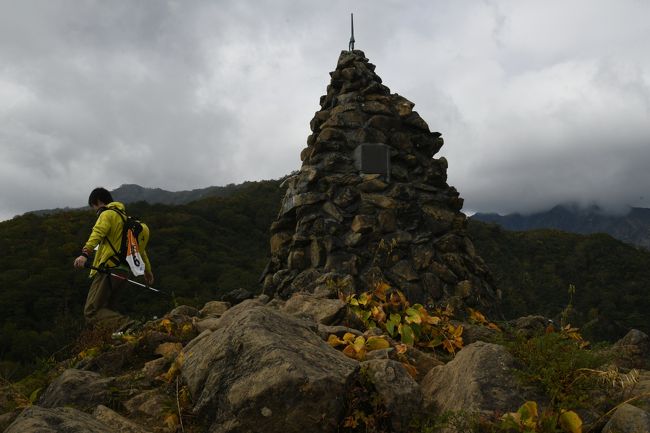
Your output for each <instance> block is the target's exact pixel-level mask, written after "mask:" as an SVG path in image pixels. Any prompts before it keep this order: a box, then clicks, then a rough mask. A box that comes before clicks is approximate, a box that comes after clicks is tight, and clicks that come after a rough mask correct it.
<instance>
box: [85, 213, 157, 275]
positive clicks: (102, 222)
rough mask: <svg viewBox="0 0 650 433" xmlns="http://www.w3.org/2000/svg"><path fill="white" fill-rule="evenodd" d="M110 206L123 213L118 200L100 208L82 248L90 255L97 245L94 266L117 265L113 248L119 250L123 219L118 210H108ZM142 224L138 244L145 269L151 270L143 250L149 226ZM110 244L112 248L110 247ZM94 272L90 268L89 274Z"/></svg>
mask: <svg viewBox="0 0 650 433" xmlns="http://www.w3.org/2000/svg"><path fill="white" fill-rule="evenodd" d="M111 208H114V209H117V210H119V211H121V212H122V213H125V208H124V205H123V204H122V203H120V202H118V201H114V202H111V203H109V204H108V205H107V206H106V209H102V210H101V211H100V212H99V216H98V217H97V221H96V222H95V225H94V226H93V230H92V232H91V233H90V237H89V238H88V241H86V244H85V245H84V247H83V250H82V251H83V253H85V254H86V255H88V256H90V255H91V254H92V253H93V250H94V249H95V247H97V246H98V245H99V247H98V248H97V251H96V252H95V258H94V259H93V266H94V267H101V266H106V267H108V268H112V267H116V266H118V265H119V263H118V262H117V259H116V258H115V257H114V256H115V251H114V250H113V248H115V250H116V251H119V250H120V246H121V245H122V229H123V227H124V221H123V220H122V216H121V215H120V214H119V213H118V212H115V211H112V210H110V209H111ZM142 226H143V228H142V232H141V233H140V236H138V246H139V247H140V255H141V256H142V260H144V264H145V271H149V272H151V264H150V263H149V258H148V257H147V252H146V251H145V248H146V246H147V242H149V227H147V226H146V225H145V224H143V225H142ZM111 245H112V246H113V248H111ZM96 273H97V271H95V270H91V271H90V276H91V277H92V276H93V275H95V274H96Z"/></svg>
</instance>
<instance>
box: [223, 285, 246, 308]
mask: <svg viewBox="0 0 650 433" xmlns="http://www.w3.org/2000/svg"><path fill="white" fill-rule="evenodd" d="M253 296H254V295H253V293H251V292H250V291H249V290H246V289H244V288H242V287H240V288H238V289H235V290H231V291H230V292H228V293H226V294H225V295H223V297H222V298H221V300H222V301H225V302H228V303H229V304H230V305H237V304H239V303H240V302H244V301H245V300H246V299H250V298H252V297H253Z"/></svg>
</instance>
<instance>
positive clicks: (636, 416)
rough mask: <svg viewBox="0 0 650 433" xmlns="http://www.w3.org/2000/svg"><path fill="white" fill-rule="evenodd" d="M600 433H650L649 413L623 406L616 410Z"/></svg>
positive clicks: (627, 405)
mask: <svg viewBox="0 0 650 433" xmlns="http://www.w3.org/2000/svg"><path fill="white" fill-rule="evenodd" d="M602 433H650V413H648V412H646V411H644V410H643V409H639V408H638V407H634V406H632V405H630V404H624V405H622V406H621V407H619V408H618V409H616V412H614V415H612V417H611V418H610V420H609V421H608V422H607V424H605V427H603V431H602Z"/></svg>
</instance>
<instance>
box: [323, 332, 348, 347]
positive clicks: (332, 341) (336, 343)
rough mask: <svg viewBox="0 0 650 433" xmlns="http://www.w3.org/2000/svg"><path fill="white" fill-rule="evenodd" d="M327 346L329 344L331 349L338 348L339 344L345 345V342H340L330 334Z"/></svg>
mask: <svg viewBox="0 0 650 433" xmlns="http://www.w3.org/2000/svg"><path fill="white" fill-rule="evenodd" d="M327 344H329V345H330V346H332V347H337V346H340V345H341V344H345V341H343V340H341V339H340V338H339V337H337V336H336V335H334V334H330V336H329V337H328V338H327Z"/></svg>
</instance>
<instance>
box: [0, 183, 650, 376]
mask: <svg viewBox="0 0 650 433" xmlns="http://www.w3.org/2000/svg"><path fill="white" fill-rule="evenodd" d="M280 184H281V180H272V181H262V182H248V183H247V184H246V185H245V186H244V187H242V188H240V189H237V190H235V191H233V193H232V194H231V195H229V196H226V197H212V198H207V199H203V200H199V201H196V202H192V203H189V204H185V205H150V204H147V203H144V202H139V203H133V204H129V205H127V211H128V213H129V214H131V215H134V216H137V217H139V218H140V219H141V220H142V221H143V222H146V223H147V225H149V227H150V229H151V240H150V243H149V246H148V248H147V252H148V254H149V256H150V258H151V261H152V265H153V270H154V274H155V276H156V284H155V285H154V286H155V287H156V288H158V289H161V290H164V291H166V292H168V293H169V294H170V295H172V296H170V297H166V296H161V295H159V294H156V293H154V292H151V291H148V290H145V289H142V288H139V287H136V286H131V285H129V286H128V290H127V291H125V292H124V293H123V294H122V304H123V305H122V311H124V312H126V313H128V314H130V315H131V316H132V317H136V318H140V319H144V320H148V319H151V318H152V317H153V316H160V315H162V314H164V313H165V312H167V311H169V310H170V309H171V308H173V307H174V306H175V305H181V304H187V305H193V306H197V307H200V306H202V305H203V304H204V303H205V302H206V301H208V300H213V299H220V298H221V297H222V296H223V295H224V294H226V293H228V292H230V291H232V290H234V289H237V288H240V287H242V288H246V289H248V290H249V291H251V292H257V291H258V287H259V286H258V279H259V277H260V274H261V272H262V271H263V269H264V266H265V265H266V261H267V258H268V255H269V242H268V237H269V234H268V233H269V227H270V225H271V222H272V221H273V219H274V218H275V216H276V215H277V211H278V209H279V206H280V202H281V199H282V196H283V195H284V190H283V189H282V188H281V187H280ZM94 221H95V215H94V213H93V211H92V210H90V209H88V210H78V211H69V212H62V213H55V214H50V215H34V214H26V215H23V216H19V217H15V218H13V219H12V220H9V221H5V222H2V223H0V249H1V250H2V251H3V260H2V269H0V328H1V332H0V376H2V377H4V378H7V379H10V380H15V379H17V378H20V377H21V376H23V375H25V374H26V373H28V372H30V371H31V370H33V368H34V367H35V366H36V365H37V364H38V363H39V362H41V361H42V360H46V359H48V358H50V357H51V356H53V355H56V354H57V353H58V354H59V355H60V356H65V355H67V354H68V353H67V352H66V351H69V350H71V344H72V343H73V342H74V341H75V339H76V337H77V336H78V335H79V333H80V332H81V330H82V329H83V316H82V306H83V303H84V300H85V297H86V292H87V289H88V285H89V280H88V278H87V276H88V274H87V272H86V271H78V270H74V269H73V267H72V261H73V260H74V258H75V257H76V256H77V255H78V254H79V251H80V249H81V247H82V245H83V243H84V242H85V240H86V239H87V236H88V234H89V232H90V229H91V227H92V225H93V224H94ZM469 227H470V234H471V236H472V238H473V239H474V242H475V245H476V247H477V250H478V252H479V254H480V255H481V256H482V257H483V258H484V260H485V261H486V262H487V263H488V265H489V266H490V268H491V270H492V272H493V274H494V276H495V278H496V281H497V282H498V287H499V288H500V290H501V291H502V292H503V308H502V310H503V315H504V317H505V318H508V319H510V318H515V317H520V316H522V315H526V314H537V313H539V314H543V315H546V316H548V317H557V316H558V315H559V314H560V312H561V311H562V310H564V309H565V308H566V306H567V304H569V302H571V304H572V306H573V311H572V313H571V319H572V323H573V324H574V325H580V326H583V327H584V331H585V333H586V335H588V336H590V337H592V338H596V339H601V338H606V339H614V338H618V337H619V336H621V334H622V333H623V332H625V331H626V330H627V329H628V328H630V327H635V328H638V329H641V330H643V331H644V332H646V333H650V325H649V324H648V321H647V320H644V312H647V311H648V310H649V309H650V293H649V292H648V290H647V287H648V285H649V284H650V270H648V268H647V264H648V263H650V252H648V251H645V250H641V249H638V248H635V247H633V246H629V245H627V244H624V243H622V242H619V241H616V240H614V239H613V238H611V237H609V236H607V235H591V236H584V235H574V234H569V233H563V232H558V231H550V230H538V231H532V232H509V231H505V230H503V229H500V228H499V227H498V226H495V225H488V224H484V223H479V222H474V221H471V222H470V226H469ZM570 285H573V286H575V288H576V292H575V294H574V295H573V298H572V300H571V299H570V297H569V294H568V288H569V286H570Z"/></svg>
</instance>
